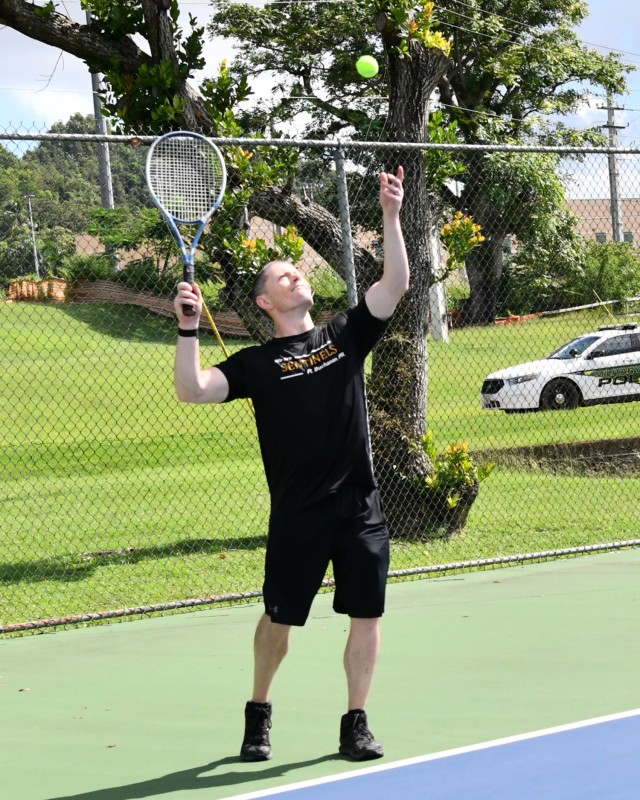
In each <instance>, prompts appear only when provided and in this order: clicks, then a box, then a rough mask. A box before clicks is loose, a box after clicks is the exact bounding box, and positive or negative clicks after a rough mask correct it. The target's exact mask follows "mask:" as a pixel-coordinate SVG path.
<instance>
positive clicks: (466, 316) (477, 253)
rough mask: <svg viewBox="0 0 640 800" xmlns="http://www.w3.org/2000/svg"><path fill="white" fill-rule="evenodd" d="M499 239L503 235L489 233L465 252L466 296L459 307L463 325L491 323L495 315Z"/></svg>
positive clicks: (500, 260)
mask: <svg viewBox="0 0 640 800" xmlns="http://www.w3.org/2000/svg"><path fill="white" fill-rule="evenodd" d="M483 234H484V229H483ZM503 240H504V236H503V235H502V234H500V233H498V234H490V235H489V236H487V237H486V241H485V242H483V243H482V244H481V245H478V247H475V248H474V249H473V250H472V251H471V253H469V255H468V256H467V261H466V269H467V277H468V278H469V288H470V296H469V299H468V300H466V301H465V302H464V304H463V307H462V322H463V324H464V325H491V324H492V323H493V321H494V320H495V318H496V313H497V306H498V291H499V288H500V280H501V278H502V268H503V263H504V259H503V252H502V242H503Z"/></svg>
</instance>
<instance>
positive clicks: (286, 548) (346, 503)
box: [263, 486, 389, 625]
mask: <svg viewBox="0 0 640 800" xmlns="http://www.w3.org/2000/svg"><path fill="white" fill-rule="evenodd" d="M330 562H332V563H333V574H334V578H335V594H334V600H333V608H334V611H336V612H337V613H339V614H348V615H349V616H350V617H356V618H363V619H366V618H368V619H371V618H375V617H380V616H382V613H383V612H384V599H385V590H386V583H387V572H388V571H389V533H388V530H387V522H386V520H385V517H384V513H383V511H382V505H381V502H380V494H379V492H378V490H377V489H371V488H363V487H358V486H345V487H342V488H341V489H340V490H339V491H338V492H337V493H336V494H332V495H329V496H328V497H325V498H324V499H322V500H320V501H319V502H317V503H314V504H313V505H312V506H309V507H307V508H304V509H301V510H300V511H291V512H287V511H282V512H278V513H277V514H275V515H272V516H271V519H270V521H269V539H268V542H267V554H266V562H265V580H264V587H263V592H264V604H265V611H266V613H267V614H268V615H269V616H270V617H271V620H272V621H273V622H278V623H281V624H283V625H304V623H305V622H306V620H307V617H308V615H309V611H310V609H311V604H312V602H313V599H314V597H315V596H316V594H317V592H318V589H319V588H320V586H321V584H322V580H323V578H324V576H325V573H326V570H327V567H328V565H329V563H330Z"/></svg>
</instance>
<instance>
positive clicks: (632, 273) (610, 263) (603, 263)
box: [580, 241, 640, 303]
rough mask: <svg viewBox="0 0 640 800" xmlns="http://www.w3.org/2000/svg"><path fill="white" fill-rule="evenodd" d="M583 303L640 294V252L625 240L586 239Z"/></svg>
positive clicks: (581, 284)
mask: <svg viewBox="0 0 640 800" xmlns="http://www.w3.org/2000/svg"><path fill="white" fill-rule="evenodd" d="M583 274H584V278H583V280H582V281H581V283H580V288H581V289H582V300H583V302H584V303H594V302H597V301H598V298H600V299H601V300H618V299H621V298H623V297H637V296H640V252H638V250H637V248H635V247H634V246H633V245H632V244H629V243H624V242H602V243H600V242H594V241H591V242H587V243H586V244H585V245H584V253H583Z"/></svg>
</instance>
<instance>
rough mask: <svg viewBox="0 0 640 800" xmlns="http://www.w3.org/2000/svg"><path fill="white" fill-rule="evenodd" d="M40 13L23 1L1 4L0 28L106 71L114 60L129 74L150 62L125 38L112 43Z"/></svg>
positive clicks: (64, 19)
mask: <svg viewBox="0 0 640 800" xmlns="http://www.w3.org/2000/svg"><path fill="white" fill-rule="evenodd" d="M40 9H41V6H36V5H34V4H33V3H30V2H25V0H0V24H3V25H7V26H8V27H9V28H13V30H16V31H18V33H22V34H24V35H25V36H28V37H29V38H30V39H35V40H36V41H38V42H42V43H43V44H48V45H51V46H52V47H59V48H60V49H61V50H64V51H65V52H66V53H71V55H74V56H76V57H77V58H79V59H81V60H82V61H84V62H85V63H87V64H91V65H95V66H99V67H101V68H104V69H105V70H106V69H107V68H108V67H109V66H111V65H112V63H113V60H114V59H117V60H118V61H119V62H120V63H121V64H122V66H123V67H124V68H125V69H126V70H127V71H130V72H135V71H136V70H138V69H139V68H140V67H141V66H142V64H144V63H147V62H149V61H150V60H151V59H150V57H149V56H148V55H147V54H146V53H145V52H144V51H143V50H141V49H140V48H139V47H138V46H137V45H136V44H135V42H134V41H133V40H132V39H130V38H129V37H128V36H123V37H120V38H118V39H112V38H110V37H108V36H106V35H105V34H103V33H100V31H98V30H96V29H95V28H94V27H92V26H91V25H81V24H80V23H78V22H73V20H71V19H69V17H66V16H64V14H58V12H57V11H52V12H51V13H50V14H47V15H42V14H37V13H36V11H38V10H40Z"/></svg>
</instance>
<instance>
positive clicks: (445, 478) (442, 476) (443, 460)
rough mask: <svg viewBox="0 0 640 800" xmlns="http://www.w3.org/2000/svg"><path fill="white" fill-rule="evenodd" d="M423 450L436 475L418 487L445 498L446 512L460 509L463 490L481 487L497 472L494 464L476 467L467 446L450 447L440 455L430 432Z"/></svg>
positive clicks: (424, 439) (462, 443) (422, 442)
mask: <svg viewBox="0 0 640 800" xmlns="http://www.w3.org/2000/svg"><path fill="white" fill-rule="evenodd" d="M416 447H417V446H416ZM420 447H421V448H422V450H423V452H424V453H425V455H426V456H427V458H428V459H429V462H430V463H431V465H432V467H433V473H432V474H431V475H428V476H427V477H426V478H420V479H418V484H417V485H418V486H419V488H420V489H421V490H426V491H427V492H435V493H438V494H440V495H443V496H444V498H445V502H446V505H447V508H455V506H457V505H458V503H459V502H460V490H461V489H462V488H463V487H465V486H474V485H477V484H479V483H481V482H482V481H483V480H485V479H486V478H487V477H488V476H489V475H490V474H491V472H492V471H493V469H494V468H495V464H493V463H486V464H482V465H478V464H475V463H474V461H473V459H472V458H471V454H470V453H469V445H468V443H467V442H457V443H454V444H449V445H447V447H446V448H445V449H444V450H443V451H442V452H438V448H437V446H436V444H435V437H434V435H433V433H432V432H431V431H429V432H427V433H426V434H425V435H424V436H423V437H422V441H421V443H420Z"/></svg>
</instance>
